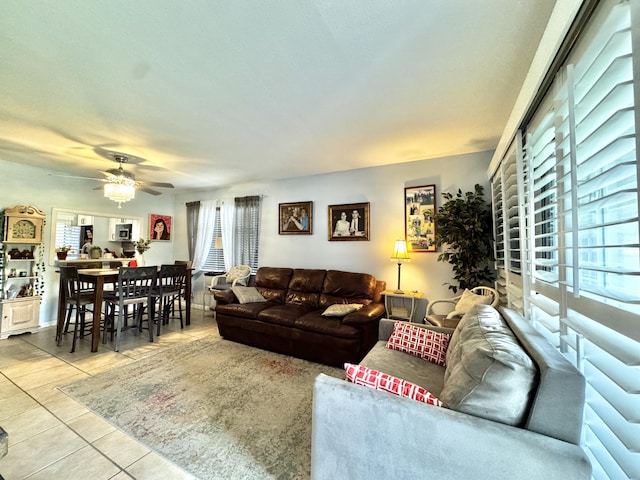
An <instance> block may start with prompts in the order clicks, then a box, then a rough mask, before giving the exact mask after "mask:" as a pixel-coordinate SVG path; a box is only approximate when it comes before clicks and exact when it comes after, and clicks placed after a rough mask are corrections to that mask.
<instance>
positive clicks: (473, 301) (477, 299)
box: [447, 288, 493, 319]
mask: <svg viewBox="0 0 640 480" xmlns="http://www.w3.org/2000/svg"><path fill="white" fill-rule="evenodd" d="M492 300H493V298H491V297H490V296H488V295H478V294H476V293H473V292H472V291H471V290H468V289H466V288H465V289H464V292H462V296H461V297H460V300H458V303H456V307H455V308H454V309H453V312H451V313H450V314H449V315H447V318H448V319H451V318H453V317H457V316H462V315H464V314H465V313H467V312H468V311H469V310H471V309H472V308H473V307H474V306H475V305H490V304H491V301H492Z"/></svg>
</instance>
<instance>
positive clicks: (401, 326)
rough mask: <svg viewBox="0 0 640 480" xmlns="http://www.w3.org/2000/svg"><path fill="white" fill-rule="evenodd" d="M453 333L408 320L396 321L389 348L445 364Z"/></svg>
mask: <svg viewBox="0 0 640 480" xmlns="http://www.w3.org/2000/svg"><path fill="white" fill-rule="evenodd" d="M450 339H451V335H449V334H448V333H442V332H434V331H433V330H429V329H426V328H423V327H420V326H418V325H412V324H410V323H407V322H396V323H395V325H394V326H393V333H392V334H391V336H390V337H389V341H388V342H387V348H390V349H392V350H398V351H400V352H406V353H408V354H410V355H414V356H416V357H420V358H423V359H425V360H428V361H429V362H433V363H435V364H437V365H442V366H444V364H445V358H446V354H447V347H448V346H449V340H450Z"/></svg>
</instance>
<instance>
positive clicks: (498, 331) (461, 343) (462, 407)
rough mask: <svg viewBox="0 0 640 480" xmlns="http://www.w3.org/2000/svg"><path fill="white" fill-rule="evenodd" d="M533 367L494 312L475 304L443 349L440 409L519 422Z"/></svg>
mask: <svg viewBox="0 0 640 480" xmlns="http://www.w3.org/2000/svg"><path fill="white" fill-rule="evenodd" d="M536 375H537V369H536V366H535V364H534V362H533V360H532V359H531V358H530V357H529V355H527V353H526V351H525V350H524V349H523V348H522V346H521V345H520V343H519V342H518V340H517V339H516V337H515V335H514V334H513V332H512V331H511V329H510V328H509V326H508V325H507V324H506V322H505V321H504V320H503V319H502V317H501V316H500V314H499V313H498V311H497V310H495V309H494V308H493V307H491V306H489V305H476V306H475V307H473V308H472V309H471V310H469V312H467V313H466V314H465V316H464V317H463V318H462V320H461V321H460V323H459V324H458V327H457V328H456V330H455V331H454V332H453V335H452V337H451V342H450V344H449V349H448V351H447V358H446V369H445V374H444V388H443V389H442V392H441V393H440V399H441V400H442V403H443V405H444V406H445V407H447V408H450V409H452V410H457V411H459V412H464V413H468V414H470V415H475V416H478V417H483V418H487V419H489V420H494V421H496V422H501V423H505V424H507V425H520V424H521V423H522V421H523V420H524V418H525V416H526V414H527V411H528V408H529V405H530V402H531V396H532V395H533V391H534V389H535V388H534V387H535V383H536Z"/></svg>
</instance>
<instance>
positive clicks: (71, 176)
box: [49, 173, 106, 188]
mask: <svg viewBox="0 0 640 480" xmlns="http://www.w3.org/2000/svg"><path fill="white" fill-rule="evenodd" d="M49 176H51V177H64V178H79V179H81V180H95V181H96V182H106V180H105V179H104V178H95V177H79V176H76V175H62V174H60V173H50V174H49ZM100 188H102V187H100Z"/></svg>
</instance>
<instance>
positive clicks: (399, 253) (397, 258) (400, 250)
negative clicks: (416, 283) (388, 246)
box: [391, 240, 411, 263]
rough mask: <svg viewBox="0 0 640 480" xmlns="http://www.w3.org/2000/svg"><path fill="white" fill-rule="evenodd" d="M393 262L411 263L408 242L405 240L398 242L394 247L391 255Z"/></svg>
mask: <svg viewBox="0 0 640 480" xmlns="http://www.w3.org/2000/svg"><path fill="white" fill-rule="evenodd" d="M391 261H394V262H398V263H402V262H410V261H411V258H409V252H407V242H405V241H404V240H396V244H395V246H394V247H393V253H392V254H391Z"/></svg>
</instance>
